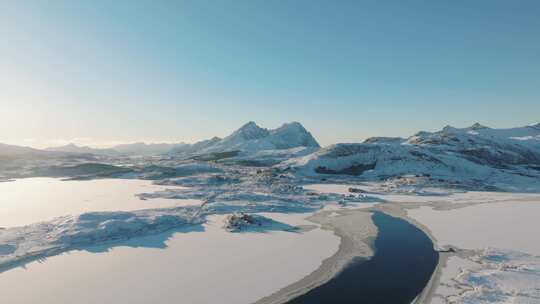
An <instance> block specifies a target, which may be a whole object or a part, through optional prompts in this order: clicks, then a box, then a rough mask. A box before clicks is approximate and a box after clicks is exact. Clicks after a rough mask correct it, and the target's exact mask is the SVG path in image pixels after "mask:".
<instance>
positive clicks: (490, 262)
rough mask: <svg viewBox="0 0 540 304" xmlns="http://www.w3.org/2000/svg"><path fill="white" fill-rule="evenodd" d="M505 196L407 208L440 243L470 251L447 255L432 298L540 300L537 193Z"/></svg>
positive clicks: (539, 208)
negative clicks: (472, 202) (460, 204)
mask: <svg viewBox="0 0 540 304" xmlns="http://www.w3.org/2000/svg"><path fill="white" fill-rule="evenodd" d="M508 196H509V194H507V193H505V194H502V195H501V197H503V199H501V200H502V201H503V202H501V201H496V202H494V203H485V204H481V205H474V206H468V207H464V208H460V209H453V210H434V209H433V208H431V207H428V206H423V207H420V208H418V209H412V210H408V216H410V217H411V218H413V219H415V220H416V221H418V222H420V223H421V224H423V225H425V226H426V227H427V229H429V230H430V232H431V234H432V235H433V237H434V238H435V239H436V241H437V244H438V245H439V246H442V247H452V248H455V249H457V250H458V252H459V250H461V249H466V250H468V251H467V253H466V254H461V256H459V257H458V256H450V258H449V259H448V261H447V265H446V267H444V268H443V269H442V274H441V278H440V282H439V283H438V286H436V289H435V292H434V296H433V301H432V303H444V304H446V303H527V304H531V303H540V242H539V241H538V236H537V233H538V231H540V221H539V220H538V219H539V215H540V197H537V198H536V199H534V198H528V199H525V200H524V199H523V198H521V199H520V200H512V199H511V198H509V197H508ZM510 196H511V194H510ZM516 198H520V196H519V194H517V195H516ZM458 254H459V253H458Z"/></svg>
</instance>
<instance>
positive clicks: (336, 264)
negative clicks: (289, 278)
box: [254, 209, 378, 304]
mask: <svg viewBox="0 0 540 304" xmlns="http://www.w3.org/2000/svg"><path fill="white" fill-rule="evenodd" d="M371 215H372V213H371V212H368V209H352V210H336V211H321V212H319V213H316V214H314V215H312V216H310V217H308V218H307V220H308V221H311V222H314V223H317V224H320V225H321V228H322V229H325V230H332V231H333V232H334V234H335V235H336V236H338V237H339V238H340V240H341V242H340V245H339V248H338V250H337V252H336V253H335V254H334V255H332V256H331V257H329V258H327V259H325V260H324V261H323V262H322V263H321V266H320V267H319V268H317V269H316V270H315V271H313V272H312V273H311V274H309V275H308V276H306V277H304V278H303V279H301V280H300V281H297V282H295V283H293V284H291V285H289V286H286V287H284V288H282V289H280V290H278V291H277V292H275V293H273V294H271V295H269V296H267V297H264V298H262V299H260V300H258V301H256V302H255V303H254V304H282V303H286V302H287V301H290V300H291V299H293V298H296V297H297V296H300V295H302V294H304V293H306V292H308V291H309V290H312V289H314V288H316V287H318V286H320V285H322V284H324V283H326V282H328V281H329V280H330V279H332V278H333V277H335V276H336V275H337V274H339V273H340V272H341V271H342V270H343V269H344V268H345V267H346V266H347V265H348V264H349V263H350V262H351V261H352V260H353V259H356V258H361V259H369V258H371V257H372V256H373V254H374V252H373V249H372V245H371V244H372V242H373V240H374V238H375V237H376V236H377V232H378V230H377V227H376V226H375V224H374V223H373V221H372V219H371ZM359 223H361V224H360V225H359Z"/></svg>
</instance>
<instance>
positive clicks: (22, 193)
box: [0, 178, 200, 228]
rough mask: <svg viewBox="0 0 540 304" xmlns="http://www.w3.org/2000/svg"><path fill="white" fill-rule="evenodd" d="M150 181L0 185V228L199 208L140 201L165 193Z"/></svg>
mask: <svg viewBox="0 0 540 304" xmlns="http://www.w3.org/2000/svg"><path fill="white" fill-rule="evenodd" d="M165 189H167V187H165V186H159V185H154V184H152V182H150V181H145V180H136V179H96V180H85V181H63V180H61V179H56V178H25V179H17V180H15V181H10V182H0V193H1V194H2V196H1V197H2V199H1V202H0V227H4V228H6V227H16V226H24V225H29V224H33V223H36V222H41V221H47V220H52V219H53V218H56V217H59V216H66V215H77V214H81V213H85V212H92V211H133V210H139V209H155V208H169V207H174V206H181V205H197V204H200V201H197V200H170V199H159V198H158V199H153V200H141V199H140V198H139V197H138V196H137V194H140V193H147V192H154V191H160V190H165Z"/></svg>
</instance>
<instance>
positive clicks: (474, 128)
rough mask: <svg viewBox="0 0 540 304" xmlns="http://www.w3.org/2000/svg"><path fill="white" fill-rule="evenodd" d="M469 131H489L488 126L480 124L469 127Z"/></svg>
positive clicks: (476, 123)
mask: <svg viewBox="0 0 540 304" xmlns="http://www.w3.org/2000/svg"><path fill="white" fill-rule="evenodd" d="M469 129H471V130H481V129H487V127H486V126H484V125H482V124H480V123H478V122H475V123H474V124H473V125H472V126H470V127H469Z"/></svg>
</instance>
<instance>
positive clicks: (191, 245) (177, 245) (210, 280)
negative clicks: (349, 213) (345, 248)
mask: <svg viewBox="0 0 540 304" xmlns="http://www.w3.org/2000/svg"><path fill="white" fill-rule="evenodd" d="M264 215H265V216H268V217H271V218H272V219H274V220H276V221H279V222H282V223H286V224H289V225H306V224H312V223H310V222H307V221H305V220H304V219H303V218H304V217H306V216H307V214H264ZM223 220H224V216H222V215H220V216H210V217H209V221H208V223H207V224H205V225H204V226H202V228H195V229H190V228H184V229H180V230H177V231H175V232H171V233H164V234H158V235H154V236H147V237H142V238H137V239H133V240H130V241H126V242H121V243H114V244H108V245H102V246H90V247H88V248H86V249H85V250H77V251H70V252H69V253H64V254H61V255H58V256H54V257H51V258H47V259H46V260H45V262H44V263H40V262H33V263H30V264H27V265H26V267H25V269H23V268H15V269H12V270H9V271H7V272H4V273H2V274H0V294H1V295H2V296H1V298H2V303H4V301H5V303H12V304H22V303H42V304H56V303H71V302H72V301H73V299H74V298H73V297H74V296H76V297H77V298H76V302H77V303H88V304H91V303H92V304H93V303H141V304H142V303H190V304H198V303H238V304H242V303H245V304H247V303H252V302H254V301H256V300H257V299H259V298H261V297H264V296H267V295H269V294H271V293H272V292H274V291H276V290H278V289H279V288H282V287H285V286H287V285H288V284H291V283H293V282H295V281H297V280H300V279H301V278H303V277H304V276H306V275H308V274H309V273H310V272H312V271H313V270H314V269H316V268H317V267H318V266H319V265H320V263H321V261H322V260H323V259H325V258H327V257H329V256H330V255H332V254H333V253H334V252H335V251H336V250H337V248H338V245H339V238H338V237H336V236H335V235H333V234H332V232H331V231H325V230H321V229H314V230H311V231H308V232H302V233H299V232H287V231H267V232H245V233H244V232H243V233H230V232H227V231H226V230H224V229H223V228H222V226H223ZM284 265H286V266H285V267H284Z"/></svg>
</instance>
